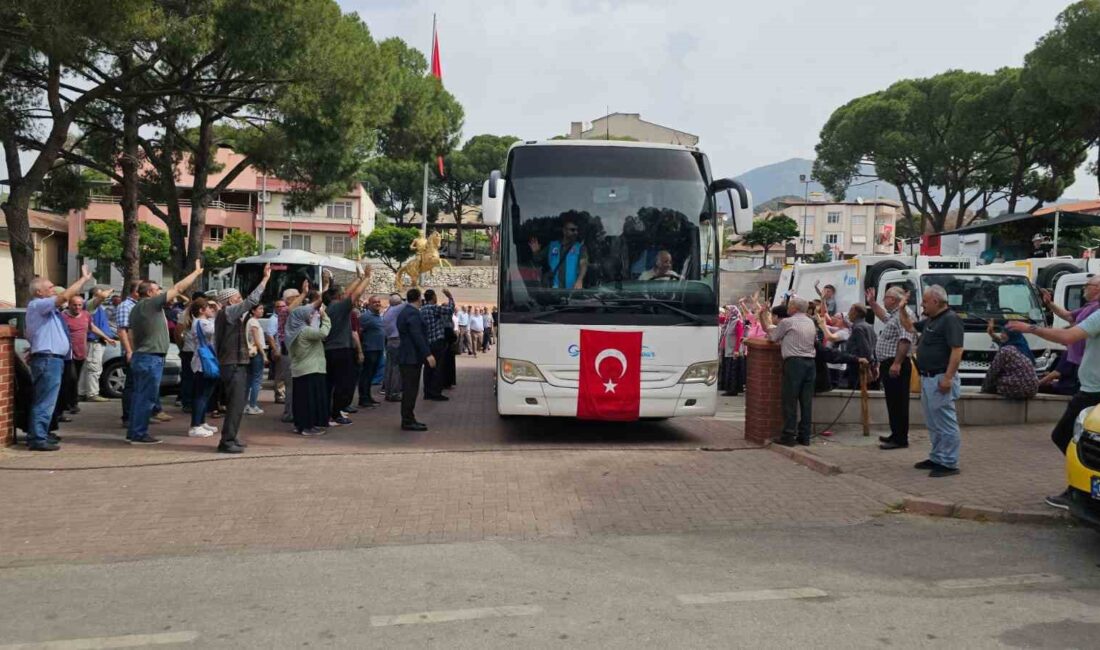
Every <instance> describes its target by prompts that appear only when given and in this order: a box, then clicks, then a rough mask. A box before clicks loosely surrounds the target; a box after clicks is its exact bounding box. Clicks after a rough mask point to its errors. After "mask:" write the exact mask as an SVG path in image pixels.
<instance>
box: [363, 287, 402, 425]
mask: <svg viewBox="0 0 1100 650" xmlns="http://www.w3.org/2000/svg"><path fill="white" fill-rule="evenodd" d="M395 324H396V323H395ZM359 343H360V345H361V346H362V348H363V367H362V368H361V369H360V371H359V406H361V407H364V408H375V407H377V406H378V404H379V402H378V401H376V400H375V399H374V397H372V396H371V385H373V383H374V375H375V374H377V373H378V366H379V364H381V363H382V355H383V354H384V353H385V351H386V334H385V332H384V331H383V326H382V299H381V298H379V297H378V296H371V297H370V298H368V299H367V308H366V309H364V310H363V311H362V313H360V314H359Z"/></svg>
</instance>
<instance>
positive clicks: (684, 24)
mask: <svg viewBox="0 0 1100 650" xmlns="http://www.w3.org/2000/svg"><path fill="white" fill-rule="evenodd" d="M339 2H340V4H341V5H342V6H343V7H344V9H345V10H348V11H356V12H358V13H359V15H360V16H361V17H362V18H363V19H364V20H365V21H366V23H367V24H368V25H369V26H370V28H371V31H372V33H373V34H374V35H375V37H376V38H378V39H382V38H387V37H390V36H399V37H401V38H402V39H404V40H405V41H407V42H408V43H409V44H410V45H412V46H414V47H416V48H418V49H420V50H421V51H423V52H425V54H427V53H429V52H430V46H431V31H432V12H435V13H436V14H437V16H438V21H439V39H440V49H441V53H442V57H441V58H442V63H443V83H444V85H445V86H446V87H447V88H448V89H449V90H450V91H451V92H452V93H454V95H455V96H456V97H457V98H458V100H459V101H460V102H461V103H462V105H463V107H464V108H465V110H466V123H465V128H464V130H463V135H464V137H470V136H472V135H476V134H478V133H494V134H500V135H503V134H511V135H516V136H519V137H521V138H524V139H536V138H547V137H550V136H553V135H557V134H563V133H566V132H568V130H569V123H570V122H571V121H585V122H590V121H591V120H593V119H595V118H598V117H600V116H601V115H604V114H605V113H606V112H607V109H608V107H610V110H611V112H616V111H618V112H624V113H641V115H642V118H643V119H645V120H649V121H652V122H657V123H658V124H663V125H666V126H670V127H674V128H677V129H680V130H683V131H688V132H690V133H695V134H697V135H699V136H700V142H699V146H700V147H701V148H703V150H704V151H706V152H707V153H708V154H709V155H710V157H711V163H712V167H713V169H714V172H715V174H716V175H727V176H728V175H734V174H738V173H741V172H744V171H746V170H748V169H751V168H753V167H757V166H759V165H764V164H768V163H773V162H779V161H782V160H786V159H788V158H792V157H803V158H813V149H814V145H815V144H816V143H817V136H818V134H819V132H820V130H821V127H822V125H823V124H824V123H825V121H826V120H827V119H828V117H829V115H830V114H831V113H832V111H833V110H834V109H835V108H836V107H838V106H840V105H841V104H843V103H845V102H847V101H848V100H850V99H853V98H855V97H858V96H860V95H865V94H867V93H871V92H874V91H876V90H880V89H883V88H885V87H887V86H888V85H890V84H891V83H892V82H894V81H896V80H898V79H901V78H906V77H924V76H930V75H934V74H937V73H939V72H942V71H944V70H948V69H952V68H959V69H966V70H976V71H981V72H992V71H994V70H996V69H997V68H999V67H1003V66H1019V65H1021V64H1022V63H1023V58H1024V55H1025V54H1026V53H1027V52H1028V51H1029V50H1031V48H1032V47H1033V46H1034V44H1035V41H1036V40H1037V39H1038V38H1039V37H1040V36H1042V35H1043V34H1044V33H1046V32H1047V31H1048V30H1050V29H1051V28H1052V27H1053V26H1054V19H1055V17H1056V16H1057V15H1058V13H1059V12H1060V11H1061V10H1062V9H1064V8H1065V7H1066V6H1067V5H1068V4H1069V2H1068V0H1065V1H1062V0H922V1H921V2H916V3H913V2H904V3H903V2H897V1H887V2H883V1H882V0H877V1H876V0H829V1H828V2H825V1H822V0H764V1H752V2H749V1H746V0H733V1H731V0H724V1H721V0H707V1H701V0H679V1H678V2H669V1H667V0H605V1H600V0H587V1H585V0H541V1H540V2H537V3H536V2H508V1H499V2H483V1H474V0H443V1H437V2H427V1H420V0H339ZM1079 178H1080V176H1079ZM1096 195H1097V191H1096V182H1095V180H1094V179H1088V178H1086V179H1085V180H1084V181H1083V182H1081V181H1079V182H1078V184H1077V185H1076V186H1074V187H1073V188H1071V191H1070V192H1067V194H1066V196H1071V197H1077V198H1091V197H1095V196H1096Z"/></svg>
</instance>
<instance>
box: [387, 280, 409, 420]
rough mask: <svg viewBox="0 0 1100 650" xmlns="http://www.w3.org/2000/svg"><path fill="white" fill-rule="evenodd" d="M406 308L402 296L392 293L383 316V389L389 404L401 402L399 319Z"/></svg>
mask: <svg viewBox="0 0 1100 650" xmlns="http://www.w3.org/2000/svg"><path fill="white" fill-rule="evenodd" d="M404 308H405V303H404V302H403V301H402V300H401V294H397V293H391V294H390V307H389V309H387V310H386V313H385V314H383V315H382V333H383V334H384V335H385V336H386V375H385V376H384V377H383V378H382V389H383V390H384V391H385V392H386V401H387V402H400V401H401V368H400V364H399V363H398V362H397V353H398V350H399V349H400V348H401V337H400V335H399V334H398V332H397V317H398V315H400V314H401V310H403V309H404Z"/></svg>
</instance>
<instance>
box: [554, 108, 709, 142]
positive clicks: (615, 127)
mask: <svg viewBox="0 0 1100 650" xmlns="http://www.w3.org/2000/svg"><path fill="white" fill-rule="evenodd" d="M567 138H568V139H569V140H603V139H605V138H633V139H635V140H637V141H638V142H659V143H663V144H682V145H685V146H688V147H694V146H695V145H697V144H699V136H697V135H694V134H691V133H688V132H686V131H679V130H677V129H673V128H670V127H667V126H661V125H660V124H654V123H653V122H647V121H645V120H643V119H642V116H641V113H611V114H610V115H604V116H603V117H598V118H596V119H594V120H592V123H591V124H590V125H589V126H588V128H585V125H584V123H583V122H573V123H572V124H571V125H570V127H569V135H568V136H567Z"/></svg>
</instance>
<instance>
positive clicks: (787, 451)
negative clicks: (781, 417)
mask: <svg viewBox="0 0 1100 650" xmlns="http://www.w3.org/2000/svg"><path fill="white" fill-rule="evenodd" d="M768 449H771V450H772V451H774V452H775V453H777V454H779V455H780V456H786V457H787V458H790V459H791V460H793V461H794V462H796V463H798V464H799V465H803V466H805V467H809V468H810V469H812V470H813V471H815V472H817V473H818V474H824V475H825V476H836V475H837V474H842V473H844V470H842V469H841V468H840V465H837V464H836V463H830V462H829V461H827V460H824V459H822V458H821V457H819V456H815V455H814V454H811V453H809V452H806V451H802V450H801V449H798V448H796V447H785V446H783V445H777V444H775V443H773V442H770V443H768Z"/></svg>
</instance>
